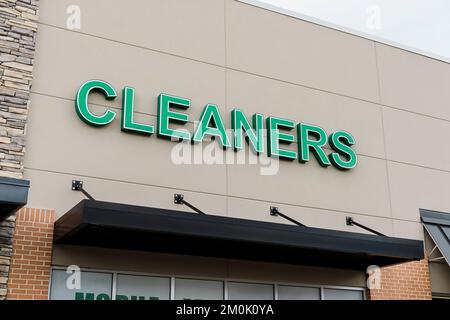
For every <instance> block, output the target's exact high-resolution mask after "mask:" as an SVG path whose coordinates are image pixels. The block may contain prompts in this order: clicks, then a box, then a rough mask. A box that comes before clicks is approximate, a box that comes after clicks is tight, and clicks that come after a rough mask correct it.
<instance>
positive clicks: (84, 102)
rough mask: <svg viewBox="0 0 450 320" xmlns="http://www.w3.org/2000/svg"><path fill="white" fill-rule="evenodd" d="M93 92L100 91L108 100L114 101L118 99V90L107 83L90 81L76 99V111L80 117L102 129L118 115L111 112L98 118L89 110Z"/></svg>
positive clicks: (81, 88) (83, 86)
mask: <svg viewBox="0 0 450 320" xmlns="http://www.w3.org/2000/svg"><path fill="white" fill-rule="evenodd" d="M92 91H98V92H101V93H103V94H104V96H105V98H106V99H108V100H114V99H115V98H116V97H117V93H116V90H114V88H113V87H112V86H111V85H110V84H109V83H107V82H105V81H102V80H89V81H87V82H85V83H84V84H83V85H82V86H81V87H80V89H79V90H78V93H77V96H76V98H75V110H76V111H77V114H78V116H79V117H80V119H81V120H83V121H84V122H85V123H87V124H88V125H91V126H94V127H101V126H106V125H107V124H110V123H111V122H112V121H113V120H114V118H115V117H116V113H115V112H114V111H111V110H106V112H105V113H104V114H103V115H101V116H97V115H95V114H93V113H91V111H90V110H89V104H88V98H89V94H90V93H91V92H92Z"/></svg>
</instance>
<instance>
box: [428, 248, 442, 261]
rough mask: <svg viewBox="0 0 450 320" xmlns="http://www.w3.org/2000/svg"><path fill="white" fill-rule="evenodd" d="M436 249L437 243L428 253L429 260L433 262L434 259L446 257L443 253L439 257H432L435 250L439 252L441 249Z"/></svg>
mask: <svg viewBox="0 0 450 320" xmlns="http://www.w3.org/2000/svg"><path fill="white" fill-rule="evenodd" d="M436 249H438V246H437V245H435V246H434V247H433V249H432V250H431V251H430V252H429V253H428V261H431V262H433V261H439V260H442V259H445V257H444V256H442V255H441V256H439V257H436V258H431V256H432V255H433V252H434V251H437V252H439V249H438V250H436Z"/></svg>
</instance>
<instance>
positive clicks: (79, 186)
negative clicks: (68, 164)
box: [72, 180, 95, 200]
mask: <svg viewBox="0 0 450 320" xmlns="http://www.w3.org/2000/svg"><path fill="white" fill-rule="evenodd" d="M72 191H80V192H81V193H83V194H84V195H85V196H86V198H88V199H89V200H95V199H94V197H92V196H91V195H90V194H89V193H88V192H87V191H86V190H84V188H83V181H81V180H72Z"/></svg>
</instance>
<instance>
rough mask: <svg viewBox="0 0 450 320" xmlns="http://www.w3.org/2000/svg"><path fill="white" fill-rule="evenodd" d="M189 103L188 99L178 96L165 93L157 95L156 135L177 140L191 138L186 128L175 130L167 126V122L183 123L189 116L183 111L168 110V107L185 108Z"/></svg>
mask: <svg viewBox="0 0 450 320" xmlns="http://www.w3.org/2000/svg"><path fill="white" fill-rule="evenodd" d="M190 105H191V102H190V101H189V100H188V99H184V98H179V97H175V96H171V95H167V94H160V95H159V97H158V126H157V130H158V137H164V138H169V139H171V138H175V139H179V140H183V139H186V140H189V139H191V134H190V133H189V132H188V131H186V130H175V129H171V128H169V122H171V121H172V122H176V123H181V124H185V123H187V122H188V121H189V116H188V115H187V114H185V113H180V112H174V111H170V107H172V108H178V109H184V110H185V109H187V108H189V107H190Z"/></svg>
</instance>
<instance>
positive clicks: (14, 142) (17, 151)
mask: <svg viewBox="0 0 450 320" xmlns="http://www.w3.org/2000/svg"><path fill="white" fill-rule="evenodd" d="M38 7H39V0H0V176H2V177H11V178H17V179H21V178H22V177H23V156H24V153H25V129H26V122H27V114H28V106H29V102H30V101H29V99H30V89H31V81H32V79H33V59H34V50H35V43H36V31H37V19H38ZM14 228H15V215H13V216H11V217H9V218H7V219H6V220H5V221H0V300H1V299H5V297H6V293H7V283H8V275H9V269H10V264H11V255H12V238H13V235H14Z"/></svg>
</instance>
